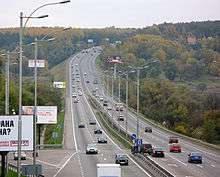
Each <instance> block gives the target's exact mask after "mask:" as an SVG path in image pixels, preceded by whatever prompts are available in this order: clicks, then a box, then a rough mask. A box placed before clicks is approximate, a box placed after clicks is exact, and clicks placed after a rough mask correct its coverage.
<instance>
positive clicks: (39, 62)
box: [28, 60, 45, 68]
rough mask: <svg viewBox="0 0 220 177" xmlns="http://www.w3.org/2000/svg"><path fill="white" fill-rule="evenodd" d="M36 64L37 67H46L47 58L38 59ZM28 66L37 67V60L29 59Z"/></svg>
mask: <svg viewBox="0 0 220 177" xmlns="http://www.w3.org/2000/svg"><path fill="white" fill-rule="evenodd" d="M36 66H37V68H44V67H45V60H37V61H36ZM28 67H29V68H34V67H35V60H28Z"/></svg>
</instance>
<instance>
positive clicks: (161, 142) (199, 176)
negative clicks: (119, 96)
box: [79, 48, 220, 177]
mask: <svg viewBox="0 0 220 177" xmlns="http://www.w3.org/2000/svg"><path fill="white" fill-rule="evenodd" d="M99 50H100V48H95V49H88V50H87V52H84V57H83V60H81V61H80V63H79V65H80V71H81V73H87V78H86V80H89V81H90V83H84V85H85V88H86V89H88V90H89V91H90V93H91V92H92V90H94V89H95V88H98V95H99V96H104V99H107V100H108V102H109V105H110V106H112V105H113V104H114V103H116V101H115V100H112V98H111V97H110V96H109V95H108V94H107V93H106V91H105V90H104V88H103V84H102V83H101V75H102V74H101V73H100V72H99V71H97V69H96V66H95V59H96V57H97V56H98V55H99V52H97V51H99ZM96 78H98V80H99V83H98V84H93V80H94V79H96ZM84 80H85V79H84ZM112 113H113V117H114V119H116V117H117V115H118V114H119V113H118V112H116V111H112V112H111V111H109V115H112ZM121 114H123V115H124V117H125V111H123V112H122V113H121ZM115 121H116V120H115ZM119 124H120V126H121V127H122V128H124V129H125V121H124V122H120V123H119ZM145 126H151V125H148V123H146V122H144V121H142V120H140V137H141V138H142V139H143V140H144V141H145V142H150V143H151V144H152V145H154V146H158V147H163V148H164V150H165V158H153V157H151V158H152V159H153V160H154V161H155V162H156V163H158V164H159V165H160V166H162V167H163V168H165V169H167V170H168V171H169V172H171V173H172V174H174V175H175V176H179V177H180V176H181V177H182V176H185V177H187V176H195V177H218V176H219V175H220V154H219V152H216V151H214V150H210V149H208V148H205V147H202V146H199V145H197V144H194V143H192V142H190V141H186V140H183V139H181V138H180V144H181V147H182V153H170V152H169V144H168V138H169V136H172V134H171V133H167V132H165V131H162V130H160V129H158V128H156V127H152V128H153V132H152V133H145V132H144V127H145ZM128 131H129V133H135V132H136V115H134V114H133V113H132V112H130V111H128ZM190 152H200V153H202V155H203V163H202V164H190V163H188V162H187V156H188V154H189V153H190Z"/></svg>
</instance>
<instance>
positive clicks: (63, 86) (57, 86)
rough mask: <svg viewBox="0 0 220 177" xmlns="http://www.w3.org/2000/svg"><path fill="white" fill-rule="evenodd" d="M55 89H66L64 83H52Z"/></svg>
mask: <svg viewBox="0 0 220 177" xmlns="http://www.w3.org/2000/svg"><path fill="white" fill-rule="evenodd" d="M53 86H54V87H55V88H66V82H53Z"/></svg>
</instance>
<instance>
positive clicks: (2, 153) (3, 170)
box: [0, 151, 8, 177]
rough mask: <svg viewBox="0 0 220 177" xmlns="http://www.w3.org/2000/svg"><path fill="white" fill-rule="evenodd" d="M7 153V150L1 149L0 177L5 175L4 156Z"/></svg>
mask: <svg viewBox="0 0 220 177" xmlns="http://www.w3.org/2000/svg"><path fill="white" fill-rule="evenodd" d="M7 154H8V151H1V152H0V155H1V156H2V161H1V177H5V176H6V168H5V167H6V156H7Z"/></svg>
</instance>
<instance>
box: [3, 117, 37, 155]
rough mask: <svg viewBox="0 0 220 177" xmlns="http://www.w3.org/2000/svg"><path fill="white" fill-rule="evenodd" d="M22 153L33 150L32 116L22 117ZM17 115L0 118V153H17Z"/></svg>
mask: <svg viewBox="0 0 220 177" xmlns="http://www.w3.org/2000/svg"><path fill="white" fill-rule="evenodd" d="M21 144H22V147H21V150H22V151H32V150H33V116H32V115H22V141H21ZM17 145H18V115H9V116H0V151H17Z"/></svg>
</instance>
